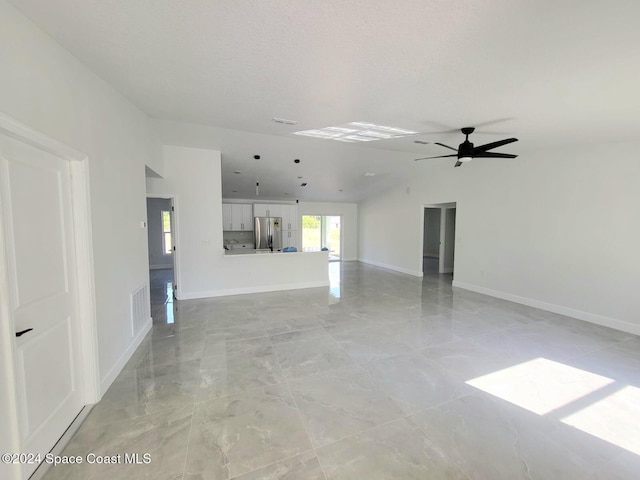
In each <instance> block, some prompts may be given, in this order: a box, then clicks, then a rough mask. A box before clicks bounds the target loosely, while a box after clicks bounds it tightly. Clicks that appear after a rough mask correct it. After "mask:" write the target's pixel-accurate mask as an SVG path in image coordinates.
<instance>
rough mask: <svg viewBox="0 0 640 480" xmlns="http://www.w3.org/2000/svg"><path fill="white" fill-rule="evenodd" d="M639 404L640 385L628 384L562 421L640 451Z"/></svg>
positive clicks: (627, 448) (611, 441) (632, 450)
mask: <svg viewBox="0 0 640 480" xmlns="http://www.w3.org/2000/svg"><path fill="white" fill-rule="evenodd" d="M639 406H640V388H638V387H632V386H630V385H626V386H624V387H623V388H621V389H620V390H618V391H617V392H614V393H612V394H611V395H608V396H607V397H606V398H603V399H601V400H598V401H596V402H593V403H592V404H591V405H589V406H587V407H585V408H583V409H582V410H580V411H578V412H576V413H573V414H571V415H569V416H567V417H564V418H563V419H562V422H563V423H566V424H567V425H571V426H572V427H575V428H578V429H580V430H582V431H583V432H587V433H590V434H591V435H593V436H596V437H598V438H601V439H602V440H605V441H607V442H609V443H613V444H614V445H617V446H619V447H621V448H624V449H626V450H629V451H630V452H633V453H635V454H636V455H640V435H639V434H638V432H640V415H639V412H638V408H639Z"/></svg>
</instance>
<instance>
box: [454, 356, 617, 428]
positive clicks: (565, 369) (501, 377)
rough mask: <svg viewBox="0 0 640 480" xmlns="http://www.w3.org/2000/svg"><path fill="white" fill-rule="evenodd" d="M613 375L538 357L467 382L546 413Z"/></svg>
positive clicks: (537, 411) (526, 407) (510, 400)
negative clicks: (604, 374) (603, 374)
mask: <svg viewBox="0 0 640 480" xmlns="http://www.w3.org/2000/svg"><path fill="white" fill-rule="evenodd" d="M613 382H614V380H612V379H611V378H607V377H603V376H601V375H596V374H595V373H591V372H587V371H585V370H581V369H579V368H574V367H570V366H568V365H564V364H562V363H559V362H554V361H553V360H548V359H546V358H536V359H534V360H530V361H528V362H524V363H520V364H518V365H514V366H512V367H509V368H505V369H503V370H498V371H496V372H493V373H490V374H488V375H483V376H481V377H477V378H474V379H472V380H468V381H467V382H466V383H467V384H468V385H471V386H473V387H475V388H478V389H480V390H483V391H485V392H487V393H490V394H492V395H495V396H496V397H499V398H502V399H503V400H506V401H508V402H511V403H513V404H515V405H518V406H519V407H522V408H525V409H527V410H529V411H531V412H534V413H537V414H538V415H545V414H547V413H549V412H551V411H553V410H557V409H558V408H560V407H562V406H564V405H567V404H569V403H571V402H573V401H575V400H577V399H579V398H582V397H584V396H585V395H588V394H589V393H591V392H594V391H596V390H598V389H600V388H602V387H604V386H606V385H609V384H611V383H613Z"/></svg>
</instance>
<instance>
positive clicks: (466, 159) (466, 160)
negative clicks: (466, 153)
mask: <svg viewBox="0 0 640 480" xmlns="http://www.w3.org/2000/svg"><path fill="white" fill-rule="evenodd" d="M471 160H473V157H460V158H459V159H458V161H459V162H462V163H467V162H470V161H471Z"/></svg>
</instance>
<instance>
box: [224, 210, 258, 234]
mask: <svg viewBox="0 0 640 480" xmlns="http://www.w3.org/2000/svg"><path fill="white" fill-rule="evenodd" d="M222 224H223V228H222V229H223V230H225V231H252V230H253V208H252V205H250V204H244V203H223V204H222Z"/></svg>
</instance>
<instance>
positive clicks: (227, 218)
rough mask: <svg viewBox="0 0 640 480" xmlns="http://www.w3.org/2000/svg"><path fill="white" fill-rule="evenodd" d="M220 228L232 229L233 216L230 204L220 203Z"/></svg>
mask: <svg viewBox="0 0 640 480" xmlns="http://www.w3.org/2000/svg"><path fill="white" fill-rule="evenodd" d="M222 230H224V231H227V230H233V218H232V216H231V204H230V203H223V204H222Z"/></svg>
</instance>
